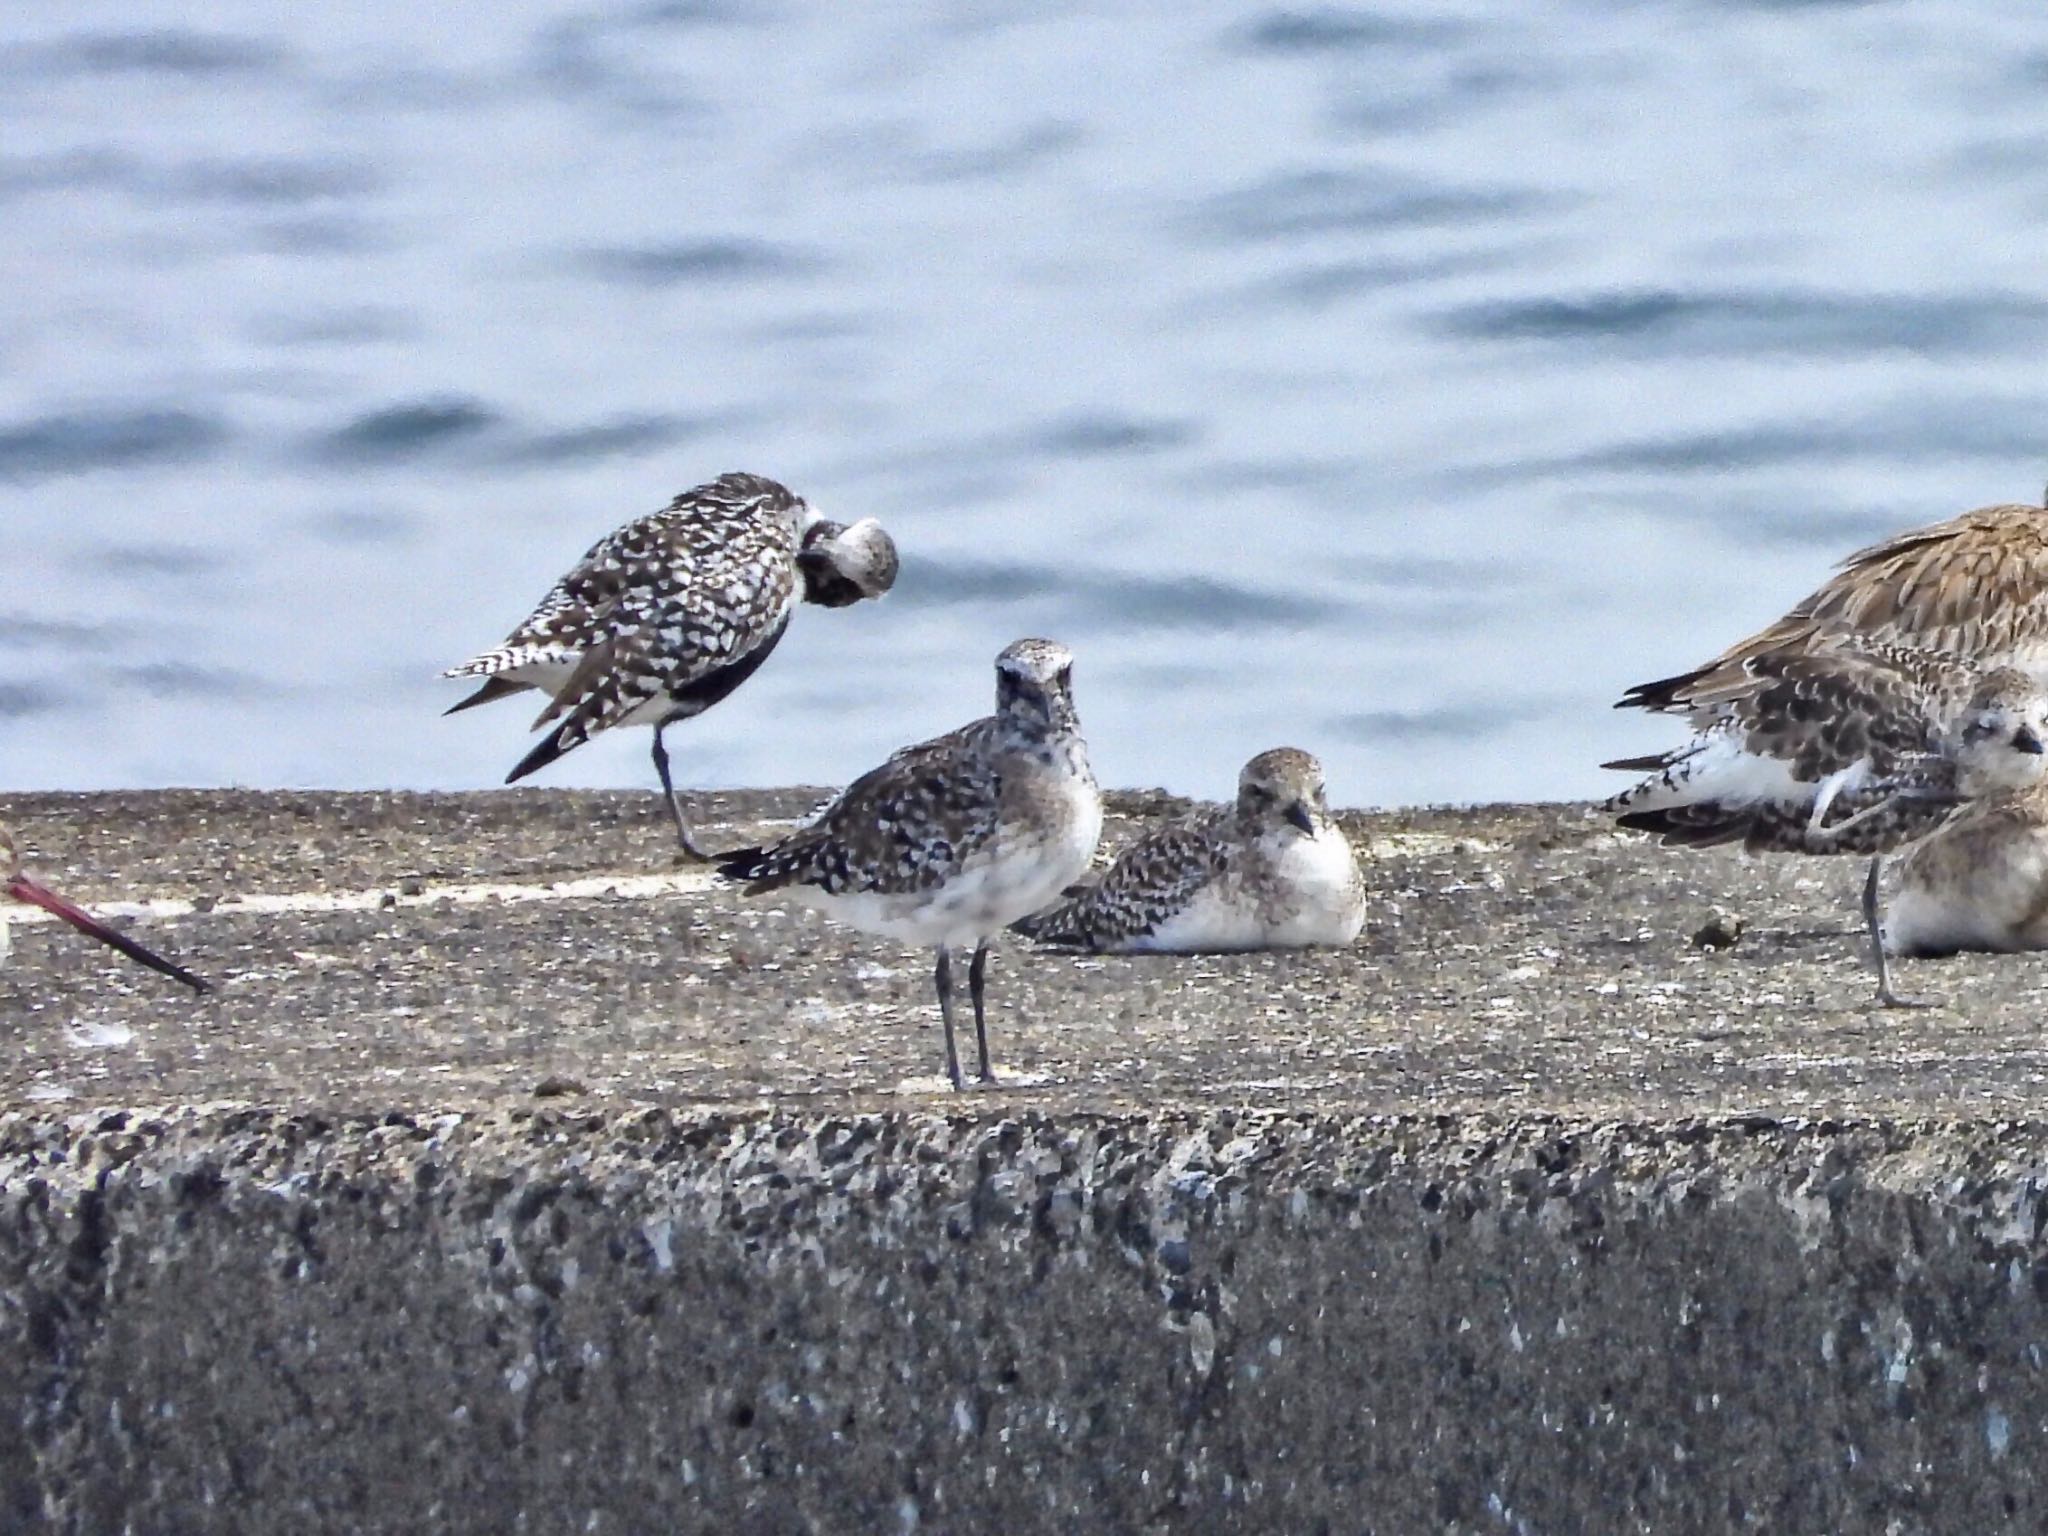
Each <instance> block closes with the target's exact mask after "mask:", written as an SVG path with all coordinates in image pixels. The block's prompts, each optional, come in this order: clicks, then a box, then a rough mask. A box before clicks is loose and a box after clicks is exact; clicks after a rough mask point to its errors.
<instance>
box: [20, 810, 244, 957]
mask: <svg viewBox="0 0 2048 1536" xmlns="http://www.w3.org/2000/svg"><path fill="white" fill-rule="evenodd" d="M0 894H4V895H7V896H11V897H12V898H14V900H16V901H19V902H23V903H25V904H26V905H28V906H32V907H41V908H42V909H43V910H44V911H45V912H48V913H50V914H52V915H53V916H56V917H59V918H62V919H63V920H64V921H65V922H67V923H69V924H70V925H71V926H72V927H74V928H76V929H77V930H78V931H79V932H80V933H83V934H86V935H87V936H89V937H91V938H95V939H98V940H99V941H100V942H101V943H102V944H105V945H106V946H108V947H109V948H110V949H118V950H119V951H120V952H121V953H122V954H124V955H126V956H127V957H128V958H129V959H130V960H135V961H139V962H140V963H141V964H143V965H146V966H148V967H149V968H150V969H151V970H153V971H161V972H162V973H163V974H164V975H166V976H168V977H170V978H171V979H172V980H173V981H182V982H183V983H184V984H185V985H186V986H188V987H190V988H191V989H192V990H193V991H194V992H204V991H205V990H206V982H205V981H204V979H202V978H201V977H198V976H195V975H193V974H192V973H191V972H190V971H188V970H186V969H185V968H184V967H183V966H182V965H173V964H171V962H170V961H168V960H166V959H165V958H164V957H163V956H162V955H160V954H158V953H157V952H156V951H155V950H153V949H149V948H147V947H145V946H144V945H141V944H138V943H136V942H135V940H133V939H131V938H129V937H128V935H127V934H125V933H122V932H120V931H118V930H116V929H113V928H109V927H108V926H107V925H106V924H105V923H103V922H101V921H100V920H99V919H98V918H96V917H94V916H93V915H92V914H91V913H90V912H88V911H86V910H85V909H84V908H83V907H80V906H77V905H75V904H73V903H72V902H70V901H68V900H66V899H65V898H64V897H62V896H59V895H58V894H57V893H56V892H55V891H53V890H51V889H50V888H49V887H48V886H47V885H44V884H43V883H42V882H41V881H39V880H35V879H32V878H31V877H30V876H29V875H28V874H26V873H25V872H24V871H23V870H22V867H21V850H20V848H19V847H18V845H17V844H16V843H15V841H14V833H13V832H12V830H10V829H9V828H8V827H7V826H5V825H4V824H0ZM10 948H11V941H10V939H9V937H8V932H7V919H6V918H5V917H0V961H4V960H5V959H6V958H7V955H8V952H9V949H10Z"/></svg>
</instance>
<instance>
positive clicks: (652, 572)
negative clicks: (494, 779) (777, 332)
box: [444, 474, 896, 858]
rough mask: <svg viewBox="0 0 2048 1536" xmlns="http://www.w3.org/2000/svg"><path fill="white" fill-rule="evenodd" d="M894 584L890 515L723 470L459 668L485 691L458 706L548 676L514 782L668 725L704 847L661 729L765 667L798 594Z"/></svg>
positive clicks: (821, 597) (620, 539)
mask: <svg viewBox="0 0 2048 1536" xmlns="http://www.w3.org/2000/svg"><path fill="white" fill-rule="evenodd" d="M895 580H896V546H895V545H894V544H893V543H892V542H891V541H890V538H889V535H888V534H887V533H885V532H883V530H882V527H881V525H880V524H879V523H877V522H875V521H874V519H872V518H864V519H862V520H861V521H860V522H857V523H855V524H853V525H852V526H850V527H845V526H842V525H840V524H838V523H833V522H827V521H826V520H825V519H824V518H822V517H820V516H819V515H818V513H817V512H815V511H813V510H812V508H811V506H810V504H809V503H808V502H806V501H805V500H804V499H803V498H802V497H800V496H797V495H795V494H793V493H792V492H791V491H789V490H788V489H787V488H786V487H784V486H781V485H778V484H776V483H775V482H774V481H773V480H768V479H764V478H763V477H762V476H760V475H743V474H730V475H721V476H719V477H718V478H717V479H716V480H714V481H712V482H711V483H710V484H708V485H700V486H698V487H697V488H696V489H694V490H689V491H684V492H683V493H682V494H681V495H680V496H678V497H676V499H675V500H674V501H672V502H670V503H669V505H668V506H667V507H666V508H665V509H664V510H662V511H660V512H653V513H649V514H648V515H647V516H645V517H642V518H638V519H636V520H634V521H633V522H630V523H628V524H626V525H625V526H624V527H623V528H620V529H618V530H616V531H615V532H613V533H611V534H609V535H607V536H606V537H605V538H603V539H600V540H599V541H598V542H597V543H596V544H594V545H593V546H591V549H590V551H589V553H588V554H586V555H585V556H584V557H583V559H582V560H581V561H579V562H578V563H577V565H576V568H575V569H574V570H572V571H570V572H569V574H568V575H566V576H564V577H563V578H562V579H561V580H560V581H558V582H556V583H555V585H554V587H553V589H552V590H550V591H549V593H548V595H547V596H546V597H544V598H542V599H541V603H540V606H539V607H538V608H536V609H534V611H533V613H532V614H531V615H530V616H528V618H527V619H526V621H525V622H524V623H522V624H521V625H520V626H519V627H518V628H517V629H515V630H513V631H512V633H511V634H510V635H508V636H507V637H506V639H505V643H504V644H503V645H500V646H498V647H497V648H496V649H494V650H489V651H485V652H484V653H483V654H482V655H481V656H477V657H474V658H473V659H471V660H469V661H466V662H464V663H463V664H462V665H461V666H459V667H451V668H450V669H449V670H448V671H447V673H446V674H444V675H445V676H448V677H480V678H483V679H484V684H483V686H482V687H480V688H479V689H477V691H476V692H475V693H473V694H471V695H470V696H469V697H468V698H466V699H464V700H463V701H462V702H461V703H459V704H456V705H454V706H452V707H451V708H450V709H449V710H448V711H447V713H449V714H451V715H452V714H454V713H456V712H457V711H459V710H464V709H471V708H474V707H475V706H476V705H478V704H488V703H490V702H491V701H492V700H494V699H502V698H505V697H506V696H508V695H510V694H515V693H523V692H524V691H526V690H527V689H529V688H538V689H540V690H541V691H542V692H544V693H547V694H549V695H550V696H551V697H552V701H553V702H551V703H550V704H549V705H548V707H547V708H546V709H544V710H542V711H541V713H540V717H539V718H538V719H537V720H535V721H534V723H533V728H534V729H535V730H539V729H541V728H543V727H545V726H553V727H554V728H553V729H552V730H550V731H549V732H548V734H547V735H546V737H544V738H543V739H542V740H541V742H540V743H539V745H537V746H535V747H534V749H533V750H532V751H531V752H529V753H527V754H526V756H525V757H524V758H522V759H521V760H520V762H519V765H518V766H517V767H516V768H514V769H513V770H512V771H511V772H510V773H509V774H507V775H506V776H505V782H506V783H508V784H511V783H515V782H517V781H518V780H520V779H523V778H525V777H526V776H527V775H528V774H529V773H532V772H533V771H534V770H535V769H537V768H543V767H545V766H547V765H548V764H549V763H551V762H553V761H554V760H555V759H556V758H558V757H560V756H561V755H562V754H563V753H564V752H567V751H569V750H570V749H571V748H573V747H576V746H579V745H581V744H582V743H583V742H585V741H588V740H589V739H590V738H591V737H592V736H594V735H596V734H597V733H598V732H599V731H603V730H609V729H610V728H611V727H613V726H617V725H651V726H653V727H654V771H655V772H656V773H657V774H658V775H659V776H660V778H661V789H662V793H663V795H665V796H666V797H667V800H668V808H669V813H670V814H671V815H672V816H673V817H674V818H675V823H676V837H677V838H678V839H679V840H680V842H681V843H682V846H683V848H684V850H685V851H686V852H688V853H690V854H691V855H693V856H695V857H697V858H704V857H707V855H706V854H705V853H704V851H703V849H701V848H700V847H698V845H697V843H696V841H695V839H693V838H692V837H691V836H690V829H689V827H688V825H687V823H685V821H684V819H683V807H682V802H681V800H680V799H678V798H677V795H676V790H675V784H674V781H673V780H671V778H670V777H669V767H668V752H667V750H666V748H664V747H663V745H662V739H661V733H662V732H663V731H664V730H665V729H667V728H668V727H669V726H671V725H673V724H674V723H675V722H676V721H678V720H687V719H689V718H690V717H691V716H693V715H700V714H702V713H703V712H704V711H705V710H707V709H709V708H710V707H711V706H712V705H714V704H716V703H718V702H719V700H721V699H723V698H724V697H725V696H726V695H727V694H729V693H731V692H732V691H733V690H734V689H735V688H737V687H739V685H740V684H741V683H743V682H745V681H746V680H747V679H748V678H749V677H751V676H753V674H754V671H755V669H756V668H758V667H759V666H760V665H761V663H762V662H764V661H766V660H767V659H768V655H769V653H770V652H771V651H773V650H774V649H775V646H776V643H777V642H778V641H780V640H781V639H782V634H783V631H784V630H785V629H786V628H787V627H788V625H789V619H790V615H791V614H792V613H793V612H794V611H795V609H796V605H797V602H798V601H799V599H801V600H803V601H806V602H813V603H819V604H822V605H823V606H825V607H828V608H843V607H846V606H847V605H848V604H851V603H855V602H858V601H859V600H860V599H861V598H864V597H880V596H881V595H882V594H883V593H884V592H886V591H888V590H889V588H890V587H891V586H892V585H893V584H894V582H895Z"/></svg>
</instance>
